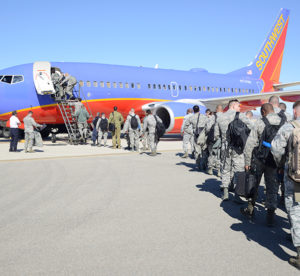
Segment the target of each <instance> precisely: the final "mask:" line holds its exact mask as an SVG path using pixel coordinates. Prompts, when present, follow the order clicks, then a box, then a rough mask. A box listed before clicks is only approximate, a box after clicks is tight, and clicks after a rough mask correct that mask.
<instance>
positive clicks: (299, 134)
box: [289, 121, 300, 183]
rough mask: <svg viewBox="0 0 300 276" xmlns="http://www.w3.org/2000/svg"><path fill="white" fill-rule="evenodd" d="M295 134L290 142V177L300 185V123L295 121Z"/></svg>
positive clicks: (293, 123)
mask: <svg viewBox="0 0 300 276" xmlns="http://www.w3.org/2000/svg"><path fill="white" fill-rule="evenodd" d="M291 124H292V125H293V127H294V129H293V134H292V137H291V140H290V157H289V177H290V178H291V179H292V180H293V181H295V182H298V183H300V122H298V121H293V122H291Z"/></svg>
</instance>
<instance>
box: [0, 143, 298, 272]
mask: <svg viewBox="0 0 300 276" xmlns="http://www.w3.org/2000/svg"><path fill="white" fill-rule="evenodd" d="M19 148H20V149H21V148H22V144H21V145H20V147H19ZM180 149H181V142H180V141H177V140H175V141H171V140H165V141H163V142H162V143H161V144H160V146H159V151H160V154H159V155H158V156H156V157H150V156H148V154H147V153H142V154H138V153H129V152H128V151H125V150H113V149H110V148H96V149H94V148H92V147H91V146H67V145H66V144H65V143H64V142H58V143H57V144H54V145H51V143H46V145H45V146H44V147H43V148H42V149H39V151H37V152H36V153H34V154H25V153H24V152H22V151H20V152H18V153H8V144H7V143H6V142H5V141H4V142H0V275H188V276H190V275H251V276H253V275H298V274H299V272H298V271H297V270H296V269H295V268H293V267H291V266H290V265H289V264H288V263H287V260H288V258H289V256H290V255H295V254H296V253H295V250H294V248H293V245H292V243H290V242H288V241H286V239H285V234H286V232H288V230H289V225H288V221H287V219H286V215H285V213H284V212H283V211H282V210H280V209H278V211H277V218H276V226H275V227H273V228H268V227H266V226H265V214H266V213H265V210H264V208H263V206H262V204H261V203H260V204H259V205H258V209H257V215H256V219H255V220H254V221H253V222H249V221H247V220H245V219H243V218H242V217H241V215H240V212H239V208H240V206H239V205H237V204H235V203H234V202H232V201H229V202H226V203H224V204H222V203H221V198H220V197H221V192H220V181H219V180H218V178H216V177H214V176H208V175H206V174H203V173H200V172H198V171H197V170H195V166H194V160H192V159H182V158H181V156H180ZM260 200H261V198H260Z"/></svg>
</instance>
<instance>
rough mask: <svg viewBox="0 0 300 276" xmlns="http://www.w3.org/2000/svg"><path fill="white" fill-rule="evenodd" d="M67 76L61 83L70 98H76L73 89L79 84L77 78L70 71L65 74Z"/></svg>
mask: <svg viewBox="0 0 300 276" xmlns="http://www.w3.org/2000/svg"><path fill="white" fill-rule="evenodd" d="M64 76H65V78H64V79H63V80H62V81H61V82H60V85H61V86H63V87H64V93H65V94H67V95H69V98H70V99H72V98H74V94H73V89H74V87H75V85H76V84H77V80H76V78H75V77H74V76H71V75H70V74H69V73H65V74H64Z"/></svg>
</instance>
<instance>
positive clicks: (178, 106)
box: [143, 102, 193, 133]
mask: <svg viewBox="0 0 300 276" xmlns="http://www.w3.org/2000/svg"><path fill="white" fill-rule="evenodd" d="M192 107H193V105H191V104H186V103H180V102H167V103H154V104H148V105H144V106H143V110H147V109H151V111H152V112H153V114H155V115H157V116H158V117H159V118H161V120H162V121H163V123H164V125H165V128H166V132H171V131H172V132H177V133H179V132H180V127H181V123H182V120H183V117H184V116H185V115H186V111H187V109H188V108H192Z"/></svg>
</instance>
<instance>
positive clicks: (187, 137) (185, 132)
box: [181, 108, 194, 158]
mask: <svg viewBox="0 0 300 276" xmlns="http://www.w3.org/2000/svg"><path fill="white" fill-rule="evenodd" d="M191 116H193V109H191V108H189V109H188V110H187V112H186V115H185V116H184V119H183V123H182V126H181V135H182V137H183V141H182V143H183V153H184V155H183V156H182V158H187V157H188V156H189V144H190V145H191V150H192V152H194V135H193V126H192V125H191V124H190V126H189V127H187V126H186V121H187V120H188V118H190V117H191Z"/></svg>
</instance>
